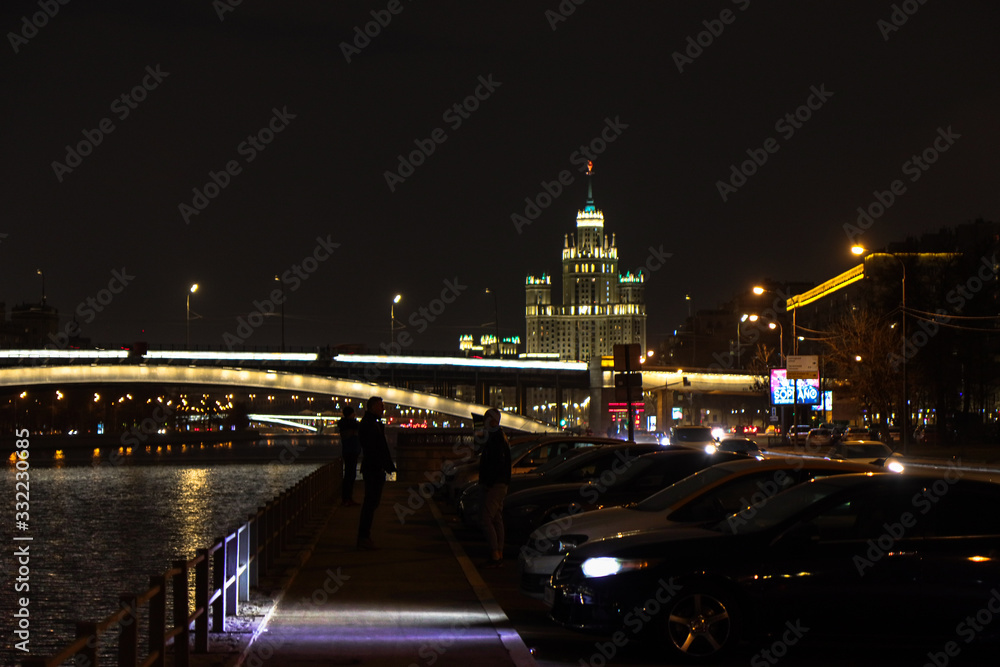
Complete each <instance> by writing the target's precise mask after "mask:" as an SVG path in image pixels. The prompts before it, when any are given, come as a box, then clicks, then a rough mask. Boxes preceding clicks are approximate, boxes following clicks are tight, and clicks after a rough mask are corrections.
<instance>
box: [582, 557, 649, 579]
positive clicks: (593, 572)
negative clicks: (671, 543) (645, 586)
mask: <svg viewBox="0 0 1000 667" xmlns="http://www.w3.org/2000/svg"><path fill="white" fill-rule="evenodd" d="M647 567H649V561H647V560H643V559H640V558H609V557H606V556H603V557H600V558H588V559H587V560H585V561H583V565H582V566H581V568H580V569H581V571H582V572H583V576H585V577H587V578H588V579H597V578H599V577H610V576H611V575H613V574H620V573H622V572H627V571H629V570H642V569H645V568H647Z"/></svg>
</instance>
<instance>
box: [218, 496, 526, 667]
mask: <svg viewBox="0 0 1000 667" xmlns="http://www.w3.org/2000/svg"><path fill="white" fill-rule="evenodd" d="M418 488H419V487H418V485H417V484H412V485H409V484H406V483H404V482H388V483H387V484H386V487H385V493H384V496H383V498H382V504H381V506H380V507H379V509H378V510H377V512H376V514H375V522H374V525H373V529H372V538H373V540H374V541H375V543H376V546H377V548H376V549H374V550H362V549H358V548H357V547H356V532H357V526H358V515H359V511H360V506H355V507H340V506H338V507H335V508H334V509H333V510H332V511H331V513H330V515H329V516H328V518H327V521H326V523H325V526H324V527H323V528H322V529H321V531H320V533H319V536H318V538H317V540H316V542H315V543H314V544H313V546H312V549H311V552H310V553H309V555H308V558H307V560H306V561H305V562H304V564H302V565H301V567H299V568H298V569H297V571H295V572H293V574H292V579H291V582H290V584H289V585H288V587H287V588H286V589H285V592H284V593H283V595H282V596H281V597H280V599H279V600H278V601H277V603H276V604H275V605H274V607H273V608H272V610H271V612H270V614H269V615H268V616H267V617H266V618H265V619H264V620H263V622H262V623H261V624H260V626H259V627H258V629H257V634H256V637H255V639H254V641H253V642H252V643H251V644H250V645H249V647H247V648H246V649H244V651H243V652H242V654H241V655H240V657H239V658H238V659H237V660H236V661H235V662H234V663H232V664H236V665H247V666H248V667H259V666H260V665H274V666H276V667H277V666H281V667H284V666H286V665H287V666H288V667H313V666H319V665H379V666H380V665H386V666H390V665H391V666H392V667H429V666H430V665H434V666H435V667H440V666H449V665H456V666H462V667H467V666H468V665H476V666H477V667H492V666H497V667H500V666H503V667H509V666H511V665H515V666H517V667H533V666H534V665H535V661H534V659H533V658H532V656H531V654H530V653H529V651H528V649H527V648H526V646H525V645H524V643H523V642H522V641H521V638H520V637H519V636H518V634H517V633H516V631H515V630H514V629H513V627H512V625H511V623H510V621H509V620H508V618H507V616H506V615H505V614H504V612H503V610H502V609H501V608H500V606H499V605H498V604H497V602H496V600H495V599H494V598H493V595H492V593H491V592H490V590H489V588H488V587H487V585H486V584H485V583H484V581H483V579H482V577H481V576H480V574H479V572H478V571H477V567H478V566H479V565H481V564H482V563H483V562H485V557H486V554H485V553H483V554H481V555H480V554H473V556H474V557H475V558H474V560H473V559H470V557H469V555H467V554H466V553H465V551H464V550H463V549H462V547H461V545H460V544H459V543H458V542H457V541H456V540H455V539H454V536H453V535H452V532H451V530H450V529H449V528H448V526H447V525H446V523H445V522H444V521H443V519H442V516H441V514H440V510H439V509H438V508H437V506H436V505H435V504H434V503H433V502H431V501H424V500H423V499H422V498H421V497H420V495H419V493H417V490H418ZM356 493H357V496H356V497H358V498H359V499H360V497H361V495H362V493H363V492H362V485H361V483H360V482H359V483H358V485H357V492H356ZM418 501H419V502H418ZM408 502H409V504H407V503H408ZM483 548H484V552H485V546H484V547H483Z"/></svg>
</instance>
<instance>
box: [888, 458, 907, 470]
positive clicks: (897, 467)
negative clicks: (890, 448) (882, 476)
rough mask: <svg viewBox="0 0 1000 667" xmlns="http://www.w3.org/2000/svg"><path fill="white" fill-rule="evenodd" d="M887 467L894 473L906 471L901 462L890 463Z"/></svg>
mask: <svg viewBox="0 0 1000 667" xmlns="http://www.w3.org/2000/svg"><path fill="white" fill-rule="evenodd" d="M885 467H886V468H888V469H889V470H891V471H892V472H903V470H905V468H904V466H903V464H902V463H900V462H899V461H889V462H888V463H886V464H885Z"/></svg>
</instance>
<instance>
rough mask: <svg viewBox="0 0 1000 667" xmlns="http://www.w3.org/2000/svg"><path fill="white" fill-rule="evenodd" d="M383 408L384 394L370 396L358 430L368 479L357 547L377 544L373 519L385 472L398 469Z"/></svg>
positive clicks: (362, 464) (383, 484)
mask: <svg viewBox="0 0 1000 667" xmlns="http://www.w3.org/2000/svg"><path fill="white" fill-rule="evenodd" d="M384 411H385V406H384V405H383V404H382V397H381V396H372V397H371V398H369V399H368V407H367V408H366V409H365V416H364V417H362V418H361V427H360V429H359V435H360V438H361V476H362V477H363V478H364V480H365V500H364V502H363V503H362V504H361V520H360V522H359V523H358V547H360V548H362V549H374V548H375V543H374V542H372V519H374V518H375V509H376V508H377V507H378V506H379V503H380V502H382V487H384V486H385V475H386V473H393V472H396V464H395V463H393V462H392V454H390V453H389V443H388V442H387V441H386V439H385V424H384V423H383V422H382V413H383V412H384Z"/></svg>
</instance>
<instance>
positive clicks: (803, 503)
mask: <svg viewBox="0 0 1000 667" xmlns="http://www.w3.org/2000/svg"><path fill="white" fill-rule="evenodd" d="M838 477H840V475H836V476H834V477H830V478H817V479H814V480H812V481H811V482H806V483H805V484H798V485H796V486H793V487H792V488H790V489H788V490H787V491H783V492H781V493H779V494H778V495H776V496H774V497H773V498H771V499H770V500H769V501H768V502H767V503H764V504H760V505H755V506H754V512H752V513H751V512H747V513H746V514H745V515H744V514H741V513H737V514H734V515H732V516H731V517H726V518H725V519H723V520H722V521H720V522H719V523H717V524H716V525H715V526H713V527H712V528H711V530H716V531H718V532H725V533H736V534H742V533H754V532H757V531H758V530H764V529H765V528H770V527H771V526H774V525H777V524H779V523H781V522H782V521H784V520H786V519H788V518H789V517H791V516H793V515H795V514H796V513H797V512H800V511H801V510H802V509H804V508H806V507H808V506H809V505H812V504H813V503H816V502H819V501H820V500H822V499H823V498H826V497H827V496H829V495H831V494H833V493H836V492H837V491H839V490H841V489H843V488H844V486H843V485H842V484H839V483H837V478H838Z"/></svg>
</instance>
